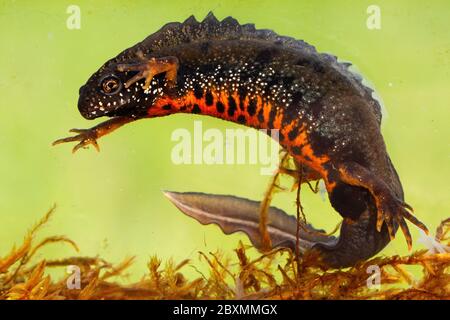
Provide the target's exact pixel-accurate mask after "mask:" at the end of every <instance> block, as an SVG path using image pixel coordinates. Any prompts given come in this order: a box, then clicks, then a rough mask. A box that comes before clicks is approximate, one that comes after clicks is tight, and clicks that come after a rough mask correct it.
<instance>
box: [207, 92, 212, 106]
mask: <svg viewBox="0 0 450 320" xmlns="http://www.w3.org/2000/svg"><path fill="white" fill-rule="evenodd" d="M205 103H206V105H207V106H212V105H213V104H214V97H213V95H212V94H211V92H210V91H207V92H206V94H205Z"/></svg>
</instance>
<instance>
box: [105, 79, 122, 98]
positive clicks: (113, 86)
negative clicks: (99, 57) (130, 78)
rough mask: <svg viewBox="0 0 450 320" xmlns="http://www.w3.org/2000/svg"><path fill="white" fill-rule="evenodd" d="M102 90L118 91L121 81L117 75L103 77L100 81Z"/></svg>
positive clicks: (110, 92) (106, 91)
mask: <svg viewBox="0 0 450 320" xmlns="http://www.w3.org/2000/svg"><path fill="white" fill-rule="evenodd" d="M101 86H102V91H103V92H104V93H105V94H109V95H110V94H116V93H117V92H119V91H120V89H121V88H122V83H121V82H120V80H119V79H118V78H117V77H114V76H108V77H106V78H105V79H103V81H102V83H101Z"/></svg>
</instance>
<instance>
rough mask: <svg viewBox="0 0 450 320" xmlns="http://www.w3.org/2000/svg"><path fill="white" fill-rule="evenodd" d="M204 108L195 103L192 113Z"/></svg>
mask: <svg viewBox="0 0 450 320" xmlns="http://www.w3.org/2000/svg"><path fill="white" fill-rule="evenodd" d="M201 111H202V110H201V109H200V107H199V106H198V104H194V107H193V108H192V111H191V112H192V113H200V112H201Z"/></svg>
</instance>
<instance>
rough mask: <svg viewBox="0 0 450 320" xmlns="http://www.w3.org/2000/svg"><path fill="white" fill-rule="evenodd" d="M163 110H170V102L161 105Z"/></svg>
mask: <svg viewBox="0 0 450 320" xmlns="http://www.w3.org/2000/svg"><path fill="white" fill-rule="evenodd" d="M162 108H163V110H171V109H172V106H171V105H170V104H165V105H163V106H162Z"/></svg>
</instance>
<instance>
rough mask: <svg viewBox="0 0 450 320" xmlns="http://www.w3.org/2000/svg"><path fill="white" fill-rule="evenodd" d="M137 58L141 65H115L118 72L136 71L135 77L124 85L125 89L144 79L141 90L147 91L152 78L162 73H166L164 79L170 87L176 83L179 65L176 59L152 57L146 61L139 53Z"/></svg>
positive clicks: (139, 52)
mask: <svg viewBox="0 0 450 320" xmlns="http://www.w3.org/2000/svg"><path fill="white" fill-rule="evenodd" d="M138 56H139V58H140V59H141V60H142V62H141V63H137V64H118V65H117V70H119V71H120V72H126V71H138V73H137V74H136V75H135V76H133V77H132V78H131V79H129V80H128V81H127V82H126V83H125V88H129V87H130V86H131V85H132V84H133V83H135V82H137V81H139V80H141V79H145V84H144V86H143V88H144V90H148V88H149V87H150V83H151V82H152V79H153V77H154V76H156V75H158V74H160V73H163V72H165V73H166V79H167V81H168V83H169V84H170V85H172V86H173V85H175V83H176V81H177V71H178V65H179V62H178V58H177V57H172V56H169V57H162V58H155V57H152V58H150V59H148V58H145V57H144V55H143V53H142V52H141V51H138Z"/></svg>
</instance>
